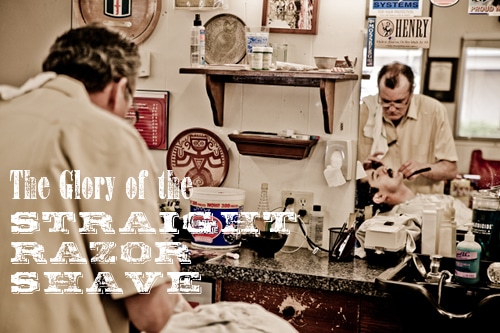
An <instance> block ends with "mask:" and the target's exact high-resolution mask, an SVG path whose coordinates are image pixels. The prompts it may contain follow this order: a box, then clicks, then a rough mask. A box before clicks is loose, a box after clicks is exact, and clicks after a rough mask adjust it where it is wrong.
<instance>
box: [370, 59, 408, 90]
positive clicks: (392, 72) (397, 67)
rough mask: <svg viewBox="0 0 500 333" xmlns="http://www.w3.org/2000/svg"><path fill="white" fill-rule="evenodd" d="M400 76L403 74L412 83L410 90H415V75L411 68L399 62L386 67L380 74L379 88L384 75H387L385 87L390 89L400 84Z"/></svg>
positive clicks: (378, 79)
mask: <svg viewBox="0 0 500 333" xmlns="http://www.w3.org/2000/svg"><path fill="white" fill-rule="evenodd" d="M399 74H403V75H404V76H406V78H407V79H408V81H409V82H410V89H412V90H413V86H414V85H415V75H414V74H413V70H412V69H411V67H410V66H408V65H405V64H402V63H400V62H397V61H395V62H393V63H391V64H388V65H384V66H383V67H382V69H381V70H380V72H378V78H377V84H378V86H379V87H380V82H381V80H382V78H383V77H384V75H386V77H385V81H384V84H385V86H386V87H387V88H389V89H394V88H396V86H397V85H398V83H399Z"/></svg>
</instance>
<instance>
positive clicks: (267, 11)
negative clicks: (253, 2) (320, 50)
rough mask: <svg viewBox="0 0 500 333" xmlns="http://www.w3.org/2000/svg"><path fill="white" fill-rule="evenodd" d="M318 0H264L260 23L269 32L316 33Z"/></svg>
mask: <svg viewBox="0 0 500 333" xmlns="http://www.w3.org/2000/svg"><path fill="white" fill-rule="evenodd" d="M318 3H319V0H264V4H263V6H262V25H263V26H265V27H269V32H280V33H289V34H311V35H315V34H316V33H317V23H318V22H317V19H318Z"/></svg>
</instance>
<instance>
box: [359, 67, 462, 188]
mask: <svg viewBox="0 0 500 333" xmlns="http://www.w3.org/2000/svg"><path fill="white" fill-rule="evenodd" d="M377 82H378V88H379V93H378V94H377V95H372V96H367V97H365V98H363V103H362V105H361V110H360V119H359V134H358V160H360V161H363V166H364V168H365V169H369V168H371V167H372V165H374V166H377V165H385V166H387V167H389V168H391V169H393V170H398V171H399V172H401V173H402V174H403V176H404V178H405V183H406V185H407V186H408V187H410V188H411V189H412V190H413V191H415V192H416V193H443V190H444V182H443V181H444V180H451V179H453V178H455V176H456V174H457V159H458V158H457V152H456V147H455V142H454V140H453V134H452V131H451V127H450V124H449V121H448V115H447V111H446V108H445V107H444V106H443V105H442V104H441V103H440V102H439V101H437V100H436V99H433V98H431V97H429V96H425V95H422V94H414V93H413V90H414V88H415V85H414V74H413V71H412V69H411V68H410V67H409V66H407V65H405V64H401V63H398V62H393V63H391V64H388V65H385V66H383V67H382V69H381V70H380V72H379V74H378V78H377ZM429 167H430V170H429V171H426V172H423V173H420V174H418V175H413V176H412V174H414V173H415V171H418V170H421V169H424V168H429Z"/></svg>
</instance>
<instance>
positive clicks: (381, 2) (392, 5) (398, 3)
mask: <svg viewBox="0 0 500 333" xmlns="http://www.w3.org/2000/svg"><path fill="white" fill-rule="evenodd" d="M421 2H422V1H421V0H370V4H369V6H370V7H369V15H370V16H420V15H422V3H421Z"/></svg>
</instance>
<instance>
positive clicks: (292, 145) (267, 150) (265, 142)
mask: <svg viewBox="0 0 500 333" xmlns="http://www.w3.org/2000/svg"><path fill="white" fill-rule="evenodd" d="M228 136H229V139H230V140H231V141H234V142H235V143H236V147H237V148H238V151H239V152H240V154H242V155H251V156H262V157H276V158H288V159H293V160H301V159H304V158H306V157H307V156H309V153H310V152H311V149H312V147H314V145H315V144H316V143H317V142H318V140H319V137H317V138H314V139H310V140H300V139H291V138H284V137H279V136H277V135H273V136H271V135H253V134H229V135H228Z"/></svg>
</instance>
